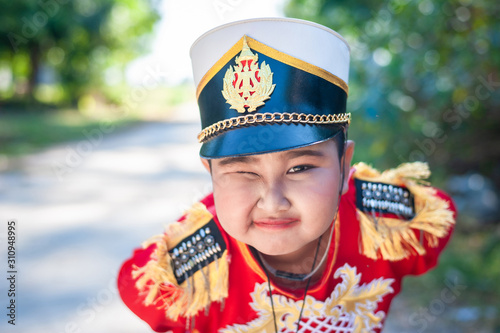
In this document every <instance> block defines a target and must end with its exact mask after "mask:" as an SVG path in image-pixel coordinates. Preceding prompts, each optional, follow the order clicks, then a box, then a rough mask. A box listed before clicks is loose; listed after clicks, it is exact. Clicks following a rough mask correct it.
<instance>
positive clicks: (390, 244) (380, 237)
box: [353, 162, 455, 261]
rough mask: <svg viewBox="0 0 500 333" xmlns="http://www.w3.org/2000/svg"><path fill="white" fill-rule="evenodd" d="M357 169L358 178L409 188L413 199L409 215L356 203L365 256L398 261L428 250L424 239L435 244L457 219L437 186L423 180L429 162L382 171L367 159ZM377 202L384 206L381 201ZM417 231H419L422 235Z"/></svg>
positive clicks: (356, 176)
mask: <svg viewBox="0 0 500 333" xmlns="http://www.w3.org/2000/svg"><path fill="white" fill-rule="evenodd" d="M354 169H355V173H354V175H353V177H354V178H355V179H360V180H363V181H367V182H373V183H377V184H380V183H383V184H388V186H390V185H395V186H398V187H401V189H403V188H404V189H407V190H408V191H409V192H410V193H411V195H412V197H413V200H414V214H413V215H412V216H411V217H410V218H408V219H405V218H394V217H386V216H383V215H384V214H371V213H370V212H369V211H367V210H364V209H360V207H359V205H357V215H358V220H359V223H360V229H361V248H360V251H361V252H362V253H363V254H364V255H365V256H367V257H369V258H372V259H377V258H382V259H385V260H392V261H396V260H401V259H404V258H408V257H409V256H410V255H411V254H414V253H418V254H419V255H423V254H425V253H426V249H425V246H424V244H425V243H426V244H427V246H428V247H436V246H437V245H438V240H439V238H443V237H445V236H446V235H447V234H448V233H449V232H450V229H451V228H452V226H453V224H454V223H455V220H454V217H453V212H452V211H451V210H450V209H449V204H448V202H447V201H445V200H443V199H441V198H439V197H438V196H436V195H435V190H434V189H433V188H432V187H429V186H428V185H429V184H428V183H427V182H425V181H424V179H426V178H428V177H429V176H430V171H429V167H428V165H427V164H426V163H422V162H415V163H405V164H402V165H400V166H399V167H397V168H395V169H390V170H386V171H384V172H382V173H381V172H379V171H378V170H376V169H373V168H372V167H370V166H368V165H366V164H364V163H359V164H356V165H355V166H354ZM378 186H380V185H378ZM398 189H399V188H398ZM365 200H366V199H365ZM382 203H383V201H382ZM375 204H377V202H376V203H375ZM378 204H379V206H381V205H380V202H379V203H378ZM390 204H393V203H390ZM372 205H373V201H372ZM386 205H387V201H386ZM393 205H394V204H393ZM377 208H378V207H377ZM385 215H387V214H385ZM415 231H419V232H420V236H419V237H417V236H416V234H415ZM424 242H425V243H424Z"/></svg>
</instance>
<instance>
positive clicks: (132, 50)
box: [0, 0, 500, 333]
mask: <svg viewBox="0 0 500 333" xmlns="http://www.w3.org/2000/svg"><path fill="white" fill-rule="evenodd" d="M266 16H280V17H281V16H288V17H296V18H303V19H308V20H311V21H315V22H318V23H321V24H324V25H326V26H329V27H331V28H333V29H334V30H337V31H338V32H340V33H341V34H342V35H343V36H344V37H345V38H346V39H347V41H348V42H349V44H350V46H351V56H352V57H351V59H352V60H351V71H350V79H349V80H350V81H349V100H348V108H349V111H350V112H352V114H353V121H352V123H351V128H350V132H349V136H350V138H351V139H353V140H355V141H356V154H355V160H356V161H365V162H368V163H370V164H373V166H375V167H376V168H379V169H385V168H390V167H395V166H397V165H398V164H400V163H404V162H412V161H426V162H428V163H429V165H430V167H431V170H432V171H433V175H432V178H431V182H432V183H433V184H434V185H436V186H439V187H441V188H443V189H445V190H446V191H448V192H449V193H450V194H451V195H452V196H453V198H454V200H455V202H456V204H457V206H458V208H459V211H460V212H459V214H460V216H459V220H458V225H457V230H456V232H455V235H454V238H453V240H452V242H451V243H450V245H449V246H448V248H447V250H446V251H445V252H444V253H443V255H442V256H441V262H440V265H439V267H438V268H437V269H435V270H433V271H432V272H431V273H429V274H427V275H425V276H422V277H418V278H408V279H407V280H406V281H405V284H404V290H403V293H402V294H401V295H400V297H398V298H397V299H396V301H395V303H394V305H393V307H392V310H391V312H390V313H389V318H388V321H387V328H386V332H500V319H497V318H500V308H499V306H498V300H499V299H500V287H499V284H498V283H497V281H498V278H499V277H500V242H499V240H500V227H499V222H500V209H499V206H500V205H499V195H500V190H499V189H500V148H499V147H500V135H499V131H500V112H498V110H499V108H500V94H499V91H500V75H499V68H500V21H499V20H498V17H500V5H499V4H498V3H497V2H494V1H472V0H451V1H438V0H423V1H410V0H390V1H368V0H362V1H355V2H354V1H333V0H273V1H265V0H259V1H257V0H254V1H249V0H183V1H180V0H164V1H159V0H158V1H155V0H149V1H145V0H142V1H141V0H95V1H91V0H78V1H67V0H47V1H41V2H40V1H37V0H19V1H7V0H0V31H1V35H2V39H0V220H1V224H0V225H1V226H0V239H1V244H2V245H1V248H0V258H4V259H1V260H0V267H1V268H2V271H3V272H6V271H7V266H6V264H7V263H6V259H5V258H6V256H7V253H6V247H7V222H8V221H11V220H15V221H16V225H17V243H16V246H17V258H16V265H17V267H16V269H17V271H18V274H17V286H16V289H17V290H16V291H17V293H16V305H17V316H16V326H12V325H9V324H8V323H7V319H8V317H7V316H6V315H5V314H4V312H5V313H6V310H2V312H0V313H1V318H3V319H2V320H1V321H0V331H1V332H32V331H36V332H51V333H52V332H56V333H60V332H92V333H100V332H122V333H124V332H149V331H150V330H149V329H148V327H147V325H146V324H144V323H143V322H142V321H140V320H139V319H138V318H136V317H135V316H134V315H133V314H132V313H131V312H130V311H129V310H128V309H126V307H125V306H124V305H123V304H122V303H121V301H120V299H119V297H118V295H117V292H116V287H115V278H116V274H117V271H118V269H119V267H120V264H121V262H122V261H123V260H124V259H126V258H127V257H129V256H130V255H131V252H132V250H133V248H135V247H138V246H139V245H140V243H141V242H142V241H144V240H146V239H147V238H149V237H151V236H153V235H155V234H158V233H161V232H162V231H163V227H164V226H165V225H166V224H167V223H168V222H169V221H172V220H174V219H176V218H177V217H178V216H179V215H180V214H182V212H183V211H184V209H186V208H187V207H188V206H189V205H190V204H191V203H193V202H195V201H196V200H198V199H200V198H201V197H203V196H204V195H205V194H207V193H209V192H210V188H211V185H210V179H209V177H208V175H207V174H206V173H205V172H204V170H203V169H202V167H201V164H200V162H199V159H198V149H199V146H198V144H197V142H196V134H197V132H198V131H199V129H200V125H199V121H198V119H197V117H198V116H197V109H196V102H195V99H194V89H195V87H194V86H193V82H192V78H191V65H190V59H189V48H190V46H191V44H192V43H193V42H194V41H195V40H196V38H197V37H198V36H200V35H201V34H202V33H203V32H205V31H207V30H208V29H210V28H213V27H216V26H218V25H220V24H223V23H226V22H230V21H234V20H239V19H245V18H251V17H266ZM318 52H321V46H318ZM2 280H3V281H4V282H0V288H1V289H0V308H2V309H6V306H7V302H8V301H9V298H8V297H7V283H6V280H5V278H2V279H1V280H0V281H2ZM449 290H451V291H452V292H453V295H454V296H455V298H454V299H453V300H452V301H450V300H449V299H448V298H446V299H443V297H442V295H443V292H447V291H449Z"/></svg>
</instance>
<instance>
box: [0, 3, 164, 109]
mask: <svg viewBox="0 0 500 333" xmlns="http://www.w3.org/2000/svg"><path fill="white" fill-rule="evenodd" d="M0 8H1V10H0V31H2V36H1V39H0V82H1V83H0V101H2V100H3V101H4V102H3V103H2V104H5V103H6V101H7V102H8V101H19V100H24V101H26V100H28V101H32V102H34V101H37V102H42V103H50V104H57V105H61V104H66V105H68V104H73V105H76V103H77V102H78V99H79V98H80V97H81V96H83V95H85V94H86V93H89V92H94V91H97V89H98V88H100V90H101V91H102V92H104V94H106V87H108V86H113V85H114V86H116V85H119V84H121V83H123V81H124V80H123V68H124V66H125V65H126V63H127V62H129V61H130V60H132V59H133V58H135V57H137V56H138V55H139V54H141V53H143V52H144V51H146V50H147V46H148V45H149V38H150V35H149V33H150V32H151V31H152V29H153V26H154V24H155V22H156V21H157V20H158V19H159V14H158V13H157V10H156V1H155V0H148V1H141V0H80V1H69V0H16V1H9V0H0Z"/></svg>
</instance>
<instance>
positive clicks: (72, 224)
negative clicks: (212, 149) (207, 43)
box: [0, 104, 211, 333]
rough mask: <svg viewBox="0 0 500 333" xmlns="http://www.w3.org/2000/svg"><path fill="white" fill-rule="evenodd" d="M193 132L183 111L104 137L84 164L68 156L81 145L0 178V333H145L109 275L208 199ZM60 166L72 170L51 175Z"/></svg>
mask: <svg viewBox="0 0 500 333" xmlns="http://www.w3.org/2000/svg"><path fill="white" fill-rule="evenodd" d="M189 115H190V116H191V118H194V119H190V117H189ZM193 116H194V117H193ZM199 128H200V125H199V124H198V121H197V120H196V105H194V104H188V105H184V106H182V107H179V108H177V109H176V110H174V113H173V115H172V117H171V119H170V121H168V122H155V123H143V124H140V125H137V126H134V127H132V128H129V129H127V130H125V131H123V132H120V133H110V134H104V135H103V137H102V138H101V139H100V140H101V141H100V142H98V143H96V144H93V145H92V149H91V151H88V152H86V153H85V154H79V155H78V154H75V155H74V156H73V155H71V153H70V152H76V153H78V151H79V149H78V147H81V146H82V143H85V144H87V143H90V140H88V139H85V140H81V141H75V142H70V143H67V144H62V145H59V146H54V147H50V148H48V149H45V150H43V151H42V152H39V153H36V154H32V155H28V156H25V157H22V158H20V159H19V160H18V161H16V164H17V165H16V168H15V170H9V171H6V172H3V173H0V184H1V185H0V189H1V190H0V216H1V217H2V220H3V221H6V220H7V219H15V220H16V221H17V233H18V236H17V251H18V252H17V262H16V265H17V267H18V285H17V292H18V293H17V295H18V297H17V306H18V309H17V310H18V313H17V318H16V319H17V321H16V322H17V325H16V327H15V329H13V327H9V326H7V325H6V322H5V320H4V319H5V318H4V316H5V315H2V318H4V319H2V321H1V323H0V327H2V329H0V330H1V331H2V332H47V333H49V332H50V333H54V332H94V333H98V332H103V333H104V332H149V330H148V329H147V328H146V326H145V325H144V324H143V323H142V322H141V321H139V320H138V319H136V318H135V316H134V315H132V313H131V312H130V311H128V310H127V309H126V308H125V306H124V305H123V304H122V303H121V301H120V300H119V297H118V295H117V291H116V286H115V284H116V283H115V280H116V275H117V271H118V269H119V266H120V263H121V262H122V261H123V260H124V259H126V258H127V257H129V256H130V255H131V252H132V249H133V248H134V247H139V246H140V244H141V243H142V242H143V241H145V240H146V239H148V238H149V237H151V236H153V235H156V234H158V233H161V232H162V231H163V227H164V225H166V224H167V223H168V222H169V221H172V220H174V219H176V218H177V217H178V216H180V215H181V214H182V212H183V211H184V209H185V208H187V207H188V206H189V205H190V204H191V203H192V202H194V201H195V200H197V199H199V198H201V197H202V196H203V194H206V193H208V192H209V191H210V186H211V185H210V181H209V177H208V174H206V172H205V170H204V169H203V168H202V166H201V163H200V162H199V159H198V145H197V143H196V134H197V133H198V131H199ZM95 138H98V136H97V135H96V136H95ZM69 156H71V157H69ZM67 158H75V160H77V158H81V161H80V163H78V165H75V166H74V167H73V168H71V169H69V170H67V173H66V174H64V175H61V174H59V173H58V171H54V170H55V169H54V165H57V163H59V162H60V163H65V161H66V159H67ZM2 227H4V228H3V229H5V230H1V234H2V236H5V232H6V225H5V223H3V224H2ZM4 240H5V237H2V244H5V243H4ZM5 250H6V246H2V248H1V249H0V255H1V257H2V258H5V257H6V253H5ZM4 264H5V260H2V268H4ZM3 271H5V270H3ZM4 286H5V284H3V283H2V287H4ZM1 293H2V298H1V299H2V300H4V299H6V297H3V296H5V295H4V294H6V291H5V290H3V289H2V291H1ZM3 305H4V304H2V308H4V306H3ZM2 312H5V311H3V310H2Z"/></svg>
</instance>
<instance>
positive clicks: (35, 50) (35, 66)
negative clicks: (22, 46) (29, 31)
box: [26, 44, 41, 102]
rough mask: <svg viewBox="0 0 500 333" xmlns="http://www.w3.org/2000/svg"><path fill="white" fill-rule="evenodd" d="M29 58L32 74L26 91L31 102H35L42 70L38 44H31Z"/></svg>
mask: <svg viewBox="0 0 500 333" xmlns="http://www.w3.org/2000/svg"><path fill="white" fill-rule="evenodd" d="M29 57H30V70H31V71H30V74H29V77H28V86H27V89H26V95H27V96H28V98H29V100H30V102H34V101H35V96H34V91H35V86H36V83H37V82H36V81H37V76H38V71H39V69H40V57H41V52H40V46H39V45H37V44H31V45H30V46H29Z"/></svg>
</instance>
